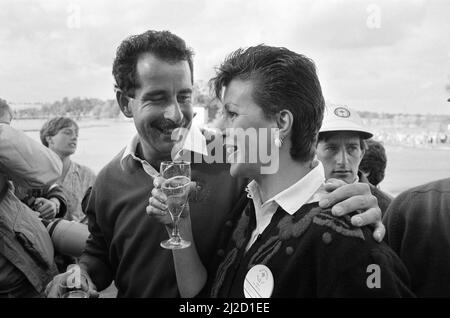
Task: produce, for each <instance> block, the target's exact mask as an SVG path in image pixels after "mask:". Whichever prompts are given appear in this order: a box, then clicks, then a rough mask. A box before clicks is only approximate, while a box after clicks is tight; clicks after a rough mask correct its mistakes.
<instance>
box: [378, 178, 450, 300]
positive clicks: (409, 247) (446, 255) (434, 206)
mask: <svg viewBox="0 0 450 318" xmlns="http://www.w3.org/2000/svg"><path fill="white" fill-rule="evenodd" d="M383 223H384V224H385V226H386V238H385V239H386V242H387V243H388V244H389V245H390V246H391V247H392V249H394V251H395V252H396V253H397V254H398V255H399V256H400V258H401V259H402V260H403V262H404V263H405V265H406V267H407V268H408V271H409V273H410V275H411V283H412V285H411V287H412V290H413V292H414V293H415V294H416V295H417V296H418V297H450V179H444V180H439V181H435V182H431V183H428V184H425V185H422V186H418V187H415V188H413V189H410V190H407V191H405V192H403V193H401V194H400V195H399V196H398V197H396V198H395V199H394V201H393V202H392V203H391V205H390V206H389V209H388V210H387V212H386V214H385V216H384V218H383Z"/></svg>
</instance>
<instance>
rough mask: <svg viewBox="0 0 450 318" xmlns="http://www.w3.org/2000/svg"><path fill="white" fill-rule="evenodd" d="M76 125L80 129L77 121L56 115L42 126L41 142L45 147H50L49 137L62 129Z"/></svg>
mask: <svg viewBox="0 0 450 318" xmlns="http://www.w3.org/2000/svg"><path fill="white" fill-rule="evenodd" d="M71 126H75V128H76V129H77V131H78V129H79V128H78V125H77V123H76V122H75V121H74V120H73V119H71V118H68V117H55V118H52V119H50V120H48V121H47V122H46V123H45V124H44V125H43V126H42V128H41V131H40V138H41V142H42V144H43V145H44V146H45V147H48V142H47V140H46V138H47V137H49V136H50V137H52V136H55V135H56V134H57V133H58V132H59V131H60V130H61V129H64V128H67V127H71Z"/></svg>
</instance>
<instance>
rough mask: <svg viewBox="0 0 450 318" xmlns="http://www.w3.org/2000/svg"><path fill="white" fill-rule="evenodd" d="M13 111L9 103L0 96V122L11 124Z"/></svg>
mask: <svg viewBox="0 0 450 318" xmlns="http://www.w3.org/2000/svg"><path fill="white" fill-rule="evenodd" d="M12 118H13V113H12V110H11V107H9V104H8V103H7V102H6V101H5V100H3V99H1V98H0V124H8V125H9V124H10V123H11V120H12Z"/></svg>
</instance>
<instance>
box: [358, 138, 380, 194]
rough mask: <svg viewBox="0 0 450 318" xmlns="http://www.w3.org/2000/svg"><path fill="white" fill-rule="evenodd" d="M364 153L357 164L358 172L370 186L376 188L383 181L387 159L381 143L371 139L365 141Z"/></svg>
mask: <svg viewBox="0 0 450 318" xmlns="http://www.w3.org/2000/svg"><path fill="white" fill-rule="evenodd" d="M366 145H367V148H366V152H365V154H364V156H363V158H362V160H361V163H360V164H359V170H360V171H361V172H362V173H363V175H364V176H365V177H366V178H367V180H369V182H370V183H371V184H373V185H374V186H376V187H378V185H379V184H380V182H381V181H383V179H384V172H385V170H386V164H387V157H386V150H385V149H384V146H383V144H382V143H381V142H378V141H376V140H374V139H372V138H370V139H367V140H366Z"/></svg>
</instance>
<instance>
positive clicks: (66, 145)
mask: <svg viewBox="0 0 450 318" xmlns="http://www.w3.org/2000/svg"><path fill="white" fill-rule="evenodd" d="M78 131H79V128H78V125H77V124H76V123H75V121H74V120H72V119H71V118H68V117H55V118H52V119H50V120H49V121H47V122H46V123H45V124H44V125H43V126H42V128H41V131H40V138H41V141H42V143H43V144H44V145H45V146H46V147H48V148H50V149H51V150H53V151H54V152H55V153H56V154H57V155H58V156H59V157H60V158H61V161H62V163H63V172H62V175H61V177H60V178H59V179H58V180H57V183H58V184H59V185H61V186H62V188H63V189H64V193H65V195H66V199H67V212H66V214H65V216H64V218H65V219H67V220H69V221H70V220H74V221H77V222H82V223H87V219H86V218H85V214H84V212H83V209H82V206H81V202H82V200H83V197H84V195H85V194H86V191H87V190H88V189H89V187H91V186H92V185H93V184H94V181H95V173H94V172H93V171H92V170H91V169H90V168H88V167H86V166H83V165H80V164H78V163H76V162H73V161H72V160H71V159H70V156H71V155H73V154H74V153H75V151H76V149H77V142H78Z"/></svg>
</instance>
